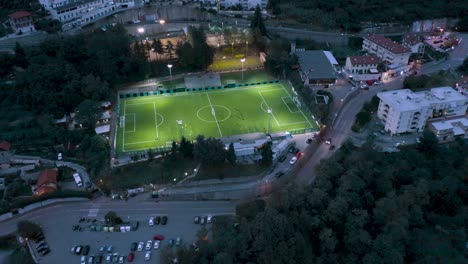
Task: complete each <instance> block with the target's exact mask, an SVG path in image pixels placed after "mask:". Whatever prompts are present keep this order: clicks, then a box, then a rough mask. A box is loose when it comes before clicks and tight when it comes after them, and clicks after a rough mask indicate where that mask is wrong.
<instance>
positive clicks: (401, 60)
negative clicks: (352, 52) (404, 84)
mask: <svg viewBox="0 0 468 264" xmlns="http://www.w3.org/2000/svg"><path fill="white" fill-rule="evenodd" d="M363 39H364V40H363V42H362V48H363V50H365V51H367V52H368V53H369V54H372V55H376V56H377V57H378V58H379V59H380V60H382V61H383V62H385V63H387V64H389V65H393V66H403V65H407V64H408V60H409V57H410V55H411V50H410V49H409V48H407V47H404V46H403V45H401V44H400V43H397V42H395V41H393V40H391V39H389V38H386V37H384V36H382V35H368V36H365V37H364V38H363Z"/></svg>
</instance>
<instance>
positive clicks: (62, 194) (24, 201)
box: [11, 190, 91, 209]
mask: <svg viewBox="0 0 468 264" xmlns="http://www.w3.org/2000/svg"><path fill="white" fill-rule="evenodd" d="M69 197H83V198H90V197H91V194H90V193H88V192H85V191H75V190H63V191H57V192H54V193H50V194H45V195H41V196H33V197H26V198H21V199H16V200H14V201H13V202H12V204H11V208H12V209H17V208H23V207H25V206H27V205H30V204H33V203H38V202H42V201H45V200H48V199H53V198H69Z"/></svg>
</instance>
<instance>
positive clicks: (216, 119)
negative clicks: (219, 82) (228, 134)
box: [206, 93, 223, 137]
mask: <svg viewBox="0 0 468 264" xmlns="http://www.w3.org/2000/svg"><path fill="white" fill-rule="evenodd" d="M206 97H208V102H210V107H211V109H214V108H213V104H211V100H210V96H209V95H208V93H206ZM213 116H214V118H215V121H216V125H217V126H218V130H219V134H220V135H221V137H223V133H221V128H220V127H219V123H218V118H216V114H214V115H213Z"/></svg>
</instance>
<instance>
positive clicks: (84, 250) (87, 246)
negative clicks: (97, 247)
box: [83, 245, 89, 256]
mask: <svg viewBox="0 0 468 264" xmlns="http://www.w3.org/2000/svg"><path fill="white" fill-rule="evenodd" d="M88 253H89V245H86V246H84V248H83V255H84V256H86V255H88Z"/></svg>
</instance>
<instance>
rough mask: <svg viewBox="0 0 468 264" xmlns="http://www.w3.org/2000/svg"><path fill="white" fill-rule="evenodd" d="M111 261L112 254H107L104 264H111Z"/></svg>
mask: <svg viewBox="0 0 468 264" xmlns="http://www.w3.org/2000/svg"><path fill="white" fill-rule="evenodd" d="M111 261H112V254H107V256H106V262H107V263H111Z"/></svg>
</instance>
